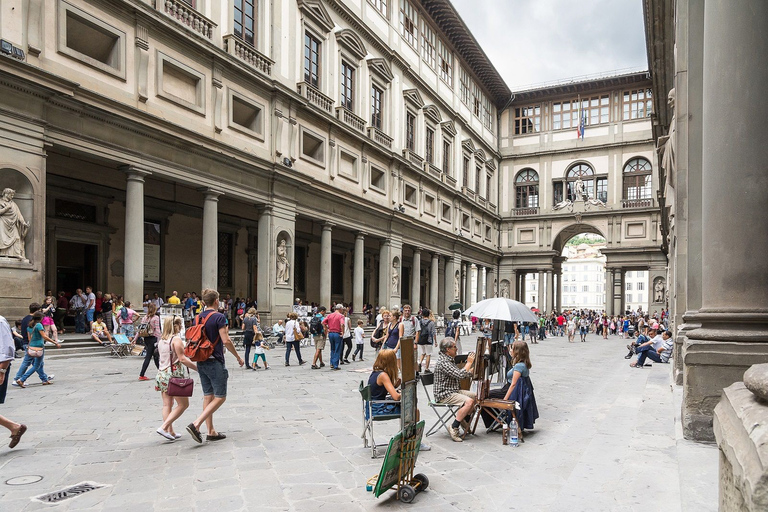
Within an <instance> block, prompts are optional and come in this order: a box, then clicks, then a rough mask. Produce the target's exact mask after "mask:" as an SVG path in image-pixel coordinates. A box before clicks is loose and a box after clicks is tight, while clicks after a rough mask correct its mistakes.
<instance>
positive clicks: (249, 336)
mask: <svg viewBox="0 0 768 512" xmlns="http://www.w3.org/2000/svg"><path fill="white" fill-rule="evenodd" d="M258 329H259V319H258V317H257V316H256V309H255V308H250V309H249V310H248V311H247V312H246V313H245V316H244V317H243V346H244V347H245V357H244V359H245V367H246V368H248V369H249V370H256V369H257V368H259V366H258V365H256V364H255V363H254V366H251V364H250V362H251V359H250V357H251V349H252V348H253V339H254V337H255V336H256V332H257V331H258Z"/></svg>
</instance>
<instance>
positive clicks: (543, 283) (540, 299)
mask: <svg viewBox="0 0 768 512" xmlns="http://www.w3.org/2000/svg"><path fill="white" fill-rule="evenodd" d="M536 273H537V274H536V275H537V276H538V278H539V286H538V288H539V293H538V295H537V299H536V304H537V306H538V308H539V311H542V312H543V311H545V310H546V309H547V305H546V303H545V302H544V301H545V300H546V297H545V296H544V292H545V290H546V288H547V280H546V279H547V276H546V274H545V272H544V271H543V270H537V271H536Z"/></svg>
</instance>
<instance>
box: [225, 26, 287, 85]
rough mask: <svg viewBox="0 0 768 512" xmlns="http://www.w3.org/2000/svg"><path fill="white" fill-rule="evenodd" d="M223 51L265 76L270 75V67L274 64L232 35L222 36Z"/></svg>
mask: <svg viewBox="0 0 768 512" xmlns="http://www.w3.org/2000/svg"><path fill="white" fill-rule="evenodd" d="M224 51H226V52H227V53H228V54H230V55H234V56H235V57H237V58H238V59H240V60H242V61H244V62H245V63H246V64H248V65H249V66H251V67H252V68H254V69H256V70H257V71H260V72H262V73H264V74H265V75H270V74H272V65H273V64H274V63H275V62H274V61H273V60H271V59H270V58H269V57H267V56H266V55H263V54H262V53H260V52H259V51H258V50H257V49H256V48H254V47H253V46H251V45H250V44H248V43H246V42H245V41H243V40H241V39H240V38H238V37H236V36H234V35H231V34H230V35H228V36H224Z"/></svg>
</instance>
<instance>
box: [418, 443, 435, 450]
mask: <svg viewBox="0 0 768 512" xmlns="http://www.w3.org/2000/svg"><path fill="white" fill-rule="evenodd" d="M419 451H420V452H429V451H432V447H431V446H429V445H428V444H427V443H426V442H424V441H422V442H421V445H419Z"/></svg>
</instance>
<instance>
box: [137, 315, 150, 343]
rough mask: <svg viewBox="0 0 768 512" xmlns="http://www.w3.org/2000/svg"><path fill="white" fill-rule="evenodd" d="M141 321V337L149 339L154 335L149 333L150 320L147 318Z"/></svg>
mask: <svg viewBox="0 0 768 512" xmlns="http://www.w3.org/2000/svg"><path fill="white" fill-rule="evenodd" d="M141 320H142V322H141V323H140V324H139V337H140V338H147V337H149V336H152V333H151V332H149V318H147V317H146V316H145V317H144V318H142V319H141Z"/></svg>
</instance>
